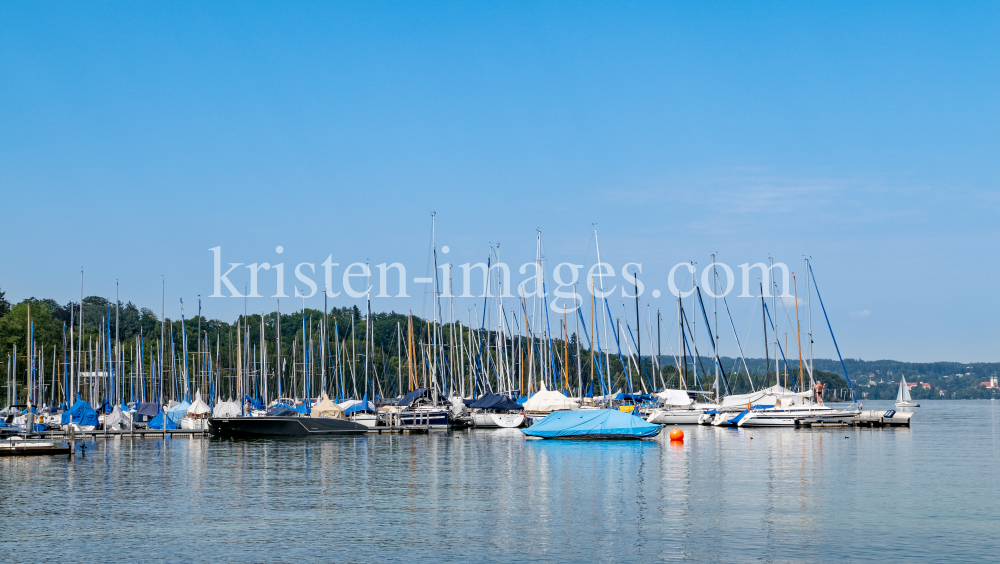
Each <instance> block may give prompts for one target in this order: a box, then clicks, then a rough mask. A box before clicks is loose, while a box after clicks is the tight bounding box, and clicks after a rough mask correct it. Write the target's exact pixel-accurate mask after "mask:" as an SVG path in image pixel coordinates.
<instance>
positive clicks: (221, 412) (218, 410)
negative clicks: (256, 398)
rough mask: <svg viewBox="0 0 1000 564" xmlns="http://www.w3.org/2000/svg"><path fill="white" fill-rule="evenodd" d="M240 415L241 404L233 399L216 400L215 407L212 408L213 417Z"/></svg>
mask: <svg viewBox="0 0 1000 564" xmlns="http://www.w3.org/2000/svg"><path fill="white" fill-rule="evenodd" d="M240 415H241V411H240V404H239V403H238V402H235V401H233V400H229V401H219V402H216V403H215V408H214V409H213V410H212V417H239V416H240Z"/></svg>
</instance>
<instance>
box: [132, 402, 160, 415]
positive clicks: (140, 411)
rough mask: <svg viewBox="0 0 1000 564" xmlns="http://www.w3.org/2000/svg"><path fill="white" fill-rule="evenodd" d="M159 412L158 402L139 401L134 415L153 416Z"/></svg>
mask: <svg viewBox="0 0 1000 564" xmlns="http://www.w3.org/2000/svg"><path fill="white" fill-rule="evenodd" d="M159 412H160V404H158V403H156V402H151V403H140V404H139V405H138V406H137V407H136V409H135V414H136V415H145V416H147V417H155V416H156V414H157V413H159Z"/></svg>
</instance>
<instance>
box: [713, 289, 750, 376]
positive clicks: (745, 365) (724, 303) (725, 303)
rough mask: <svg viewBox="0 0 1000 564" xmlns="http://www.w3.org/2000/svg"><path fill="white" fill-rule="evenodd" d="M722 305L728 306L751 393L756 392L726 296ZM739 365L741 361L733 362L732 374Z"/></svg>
mask: <svg viewBox="0 0 1000 564" xmlns="http://www.w3.org/2000/svg"><path fill="white" fill-rule="evenodd" d="M722 304H723V305H724V306H726V314H727V315H728V316H729V325H731V326H732V328H733V337H734V338H736V346H737V347H739V349H740V358H741V359H743V368H744V369H746V371H747V381H748V382H750V391H751V392H755V391H757V390H755V389H754V387H753V379H752V378H751V377H750V368H749V367H747V358H746V355H744V354H743V345H742V344H740V336H739V335H737V334H736V323H734V322H733V314H732V313H731V312H730V311H729V303H728V302H727V301H726V297H725V296H722ZM756 310H757V308H754V311H756ZM738 363H739V360H735V361H733V369H732V370H730V372H734V371H736V369H737V366H738ZM736 375H737V376H738V375H739V372H737V373H736ZM734 380H735V379H734Z"/></svg>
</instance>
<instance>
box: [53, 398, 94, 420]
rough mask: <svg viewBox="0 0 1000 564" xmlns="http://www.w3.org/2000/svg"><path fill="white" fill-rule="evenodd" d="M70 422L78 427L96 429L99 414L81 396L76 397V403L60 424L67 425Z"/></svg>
mask: <svg viewBox="0 0 1000 564" xmlns="http://www.w3.org/2000/svg"><path fill="white" fill-rule="evenodd" d="M70 421H72V422H73V423H76V424H77V425H93V426H95V427H96V426H97V425H98V423H99V421H98V420H97V412H96V411H94V408H93V407H90V404H89V403H87V402H85V401H83V398H81V397H80V395H79V394H77V396H76V403H74V404H73V407H71V408H69V409H68V410H66V412H65V413H63V414H62V419H61V420H60V421H59V422H60V424H62V425H66V424H68V423H70Z"/></svg>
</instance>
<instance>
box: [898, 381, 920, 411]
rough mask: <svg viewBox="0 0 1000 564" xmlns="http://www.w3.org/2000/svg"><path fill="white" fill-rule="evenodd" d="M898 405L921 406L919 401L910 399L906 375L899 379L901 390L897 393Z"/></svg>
mask: <svg viewBox="0 0 1000 564" xmlns="http://www.w3.org/2000/svg"><path fill="white" fill-rule="evenodd" d="M896 407H920V404H919V403H915V402H914V401H913V400H912V399H910V387H909V386H907V385H906V377H905V376H902V377H900V379H899V392H897V393H896Z"/></svg>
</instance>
